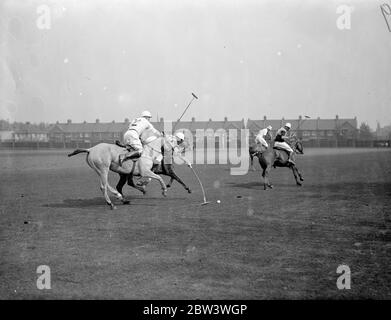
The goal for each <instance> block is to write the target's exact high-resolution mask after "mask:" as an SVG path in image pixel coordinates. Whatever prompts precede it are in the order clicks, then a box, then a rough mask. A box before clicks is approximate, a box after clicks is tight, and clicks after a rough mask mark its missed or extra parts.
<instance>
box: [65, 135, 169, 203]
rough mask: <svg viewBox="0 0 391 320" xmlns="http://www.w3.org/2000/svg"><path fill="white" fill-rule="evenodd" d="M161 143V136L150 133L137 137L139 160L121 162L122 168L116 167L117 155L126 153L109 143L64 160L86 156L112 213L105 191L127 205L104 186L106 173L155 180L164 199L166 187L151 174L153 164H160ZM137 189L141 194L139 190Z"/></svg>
mask: <svg viewBox="0 0 391 320" xmlns="http://www.w3.org/2000/svg"><path fill="white" fill-rule="evenodd" d="M163 139H164V138H163V137H162V136H157V135H156V134H155V133H153V132H152V131H151V130H145V131H144V132H143V133H142V135H141V137H140V140H141V142H142V144H143V152H142V154H141V156H140V158H138V159H137V160H135V161H132V160H128V161H125V162H124V163H123V164H122V166H120V165H119V155H120V154H123V153H125V152H126V149H124V148H123V147H120V146H117V145H115V144H110V143H99V144H97V145H96V146H93V147H92V148H89V149H76V150H75V151H73V152H72V153H70V154H68V157H72V156H74V155H76V154H79V153H87V157H86V161H87V164H88V165H89V166H90V167H91V168H92V169H93V170H94V171H95V172H96V173H97V174H98V176H99V178H100V189H101V191H102V193H103V195H104V197H105V200H106V203H107V204H108V205H109V206H110V208H111V209H116V207H115V206H114V204H113V203H112V202H111V200H110V197H109V195H108V193H107V190H109V191H110V192H111V193H113V194H114V195H115V196H116V198H117V199H119V200H121V201H122V202H123V203H124V204H128V203H129V201H127V200H125V199H124V197H123V195H122V194H121V193H120V192H118V190H116V189H115V188H113V187H112V186H110V184H109V182H108V174H109V171H110V170H111V171H113V172H116V173H119V174H124V175H129V174H131V175H133V176H141V177H146V178H152V179H155V180H158V181H159V183H160V185H161V187H162V194H163V196H166V195H167V187H166V185H165V183H164V181H163V179H162V178H161V177H160V176H159V175H157V174H155V173H153V172H152V171H151V169H152V166H153V164H154V163H160V161H161V160H162V158H163V155H162V152H161V148H162V145H163ZM137 189H139V190H140V191H142V190H141V189H142V188H141V187H140V188H137Z"/></svg>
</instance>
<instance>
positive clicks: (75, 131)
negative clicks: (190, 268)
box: [0, 115, 358, 146]
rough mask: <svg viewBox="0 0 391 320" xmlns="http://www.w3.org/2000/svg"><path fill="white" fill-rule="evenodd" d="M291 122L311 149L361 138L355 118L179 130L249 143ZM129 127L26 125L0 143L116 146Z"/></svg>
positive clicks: (193, 123) (195, 124) (196, 124)
mask: <svg viewBox="0 0 391 320" xmlns="http://www.w3.org/2000/svg"><path fill="white" fill-rule="evenodd" d="M286 122H290V123H291V124H292V130H293V131H295V133H296V135H297V136H298V137H299V138H301V139H302V140H303V142H304V143H306V144H307V145H311V146H323V145H324V146H338V144H341V143H342V144H343V145H346V146H349V145H350V144H351V145H352V146H354V143H355V141H356V140H357V136H358V124H357V119H356V118H343V119H342V118H339V117H338V115H337V116H336V117H335V118H333V119H320V118H317V119H307V118H303V117H302V116H299V117H298V118H297V119H284V118H281V119H268V118H267V117H266V116H265V117H263V119H261V120H252V119H247V121H245V120H244V119H242V120H239V121H232V120H229V119H228V118H227V117H225V118H224V119H223V120H222V121H215V120H212V119H209V120H208V121H199V120H196V119H195V118H192V119H191V120H190V121H181V122H179V123H178V125H177V126H176V129H177V130H178V129H179V130H184V132H185V134H186V135H187V136H188V137H189V135H192V138H193V141H196V139H197V137H196V136H197V130H204V131H205V132H207V134H209V135H213V134H214V133H216V132H217V131H218V130H219V131H220V132H227V133H228V132H229V130H234V131H236V132H237V137H239V138H240V130H241V129H248V130H249V133H250V140H251V139H253V138H254V137H255V135H256V134H257V133H258V132H259V130H260V129H262V128H265V127H266V126H268V125H271V126H272V127H273V130H272V133H273V135H275V133H276V131H277V130H278V129H279V128H280V127H282V126H283V125H284V123H286ZM152 124H153V125H154V126H155V127H156V128H157V129H158V130H160V131H164V130H165V129H166V128H167V123H165V120H164V119H163V118H160V120H159V121H156V122H152ZM128 127H129V119H125V120H124V122H115V121H112V122H100V121H99V119H97V120H96V121H95V122H94V123H88V122H86V121H85V122H82V123H73V122H72V121H71V120H68V121H67V122H65V123H60V122H56V123H55V124H51V125H49V126H48V127H46V128H37V127H34V126H32V125H30V126H29V125H27V126H25V127H24V128H23V129H19V130H15V131H13V132H12V131H0V132H1V133H2V134H1V135H0V140H1V141H2V142H12V143H20V142H37V143H41V144H42V143H53V144H57V145H58V144H64V145H66V144H70V143H71V144H87V145H88V144H89V145H93V144H96V143H98V142H113V141H114V140H117V139H119V140H121V139H122V136H123V134H124V133H125V131H126V130H127V129H128Z"/></svg>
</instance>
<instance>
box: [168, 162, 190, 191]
mask: <svg viewBox="0 0 391 320" xmlns="http://www.w3.org/2000/svg"><path fill="white" fill-rule="evenodd" d="M165 171H166V172H165V174H166V175H168V176H169V177H170V182H169V184H168V185H167V188H170V187H171V185H172V183H173V181H174V180H176V181H178V182H179V183H180V184H181V185H182V187H183V188H185V190H186V191H187V192H188V193H191V190H190V188H189V187H188V186H187V185H186V184H185V183H184V182H183V181H182V179H181V178H179V177H178V176H177V175H176V173H175V172H174V170H173V169H172V165H166V170H165Z"/></svg>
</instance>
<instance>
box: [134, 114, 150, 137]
mask: <svg viewBox="0 0 391 320" xmlns="http://www.w3.org/2000/svg"><path fill="white" fill-rule="evenodd" d="M148 129H152V130H155V128H154V127H153V125H152V124H151V123H150V122H149V121H148V120H147V119H145V118H143V117H140V118H136V119H134V120H133V121H132V122H131V123H130V125H129V129H128V130H135V131H137V133H138V135H139V136H140V135H141V134H142V133H143V132H144V130H148Z"/></svg>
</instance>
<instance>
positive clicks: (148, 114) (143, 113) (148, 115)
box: [141, 111, 152, 118]
mask: <svg viewBox="0 0 391 320" xmlns="http://www.w3.org/2000/svg"><path fill="white" fill-rule="evenodd" d="M141 116H142V117H144V118H152V114H151V113H150V112H149V111H143V112H142V113H141Z"/></svg>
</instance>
